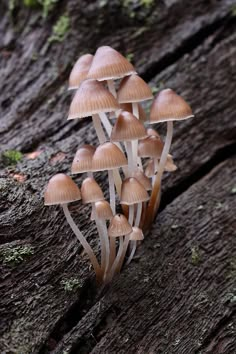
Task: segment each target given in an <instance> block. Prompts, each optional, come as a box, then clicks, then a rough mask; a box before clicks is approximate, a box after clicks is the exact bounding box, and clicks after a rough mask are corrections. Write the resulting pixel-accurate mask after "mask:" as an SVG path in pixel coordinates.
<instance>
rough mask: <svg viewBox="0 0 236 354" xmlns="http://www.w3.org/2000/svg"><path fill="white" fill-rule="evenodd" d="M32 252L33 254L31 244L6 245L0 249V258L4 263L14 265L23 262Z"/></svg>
mask: <svg viewBox="0 0 236 354" xmlns="http://www.w3.org/2000/svg"><path fill="white" fill-rule="evenodd" d="M32 254H34V250H33V248H32V247H31V246H16V247H7V248H5V249H3V250H2V251H1V253H0V258H1V260H2V261H3V263H4V264H9V265H13V266H14V265H17V264H19V263H21V262H23V261H24V260H25V259H26V258H28V257H29V256H31V255H32Z"/></svg>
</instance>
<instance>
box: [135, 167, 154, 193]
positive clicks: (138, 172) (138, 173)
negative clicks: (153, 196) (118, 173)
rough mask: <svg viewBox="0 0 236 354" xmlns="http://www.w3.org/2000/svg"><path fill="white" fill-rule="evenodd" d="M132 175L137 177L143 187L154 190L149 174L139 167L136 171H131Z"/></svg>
mask: <svg viewBox="0 0 236 354" xmlns="http://www.w3.org/2000/svg"><path fill="white" fill-rule="evenodd" d="M131 177H134V178H136V179H137V180H138V181H139V183H141V184H142V185H143V187H144V188H145V189H146V191H151V190H152V183H151V181H150V180H149V178H148V177H147V176H145V174H144V173H143V172H142V171H141V170H140V169H137V170H135V171H134V172H132V173H131Z"/></svg>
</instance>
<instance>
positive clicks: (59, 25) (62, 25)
mask: <svg viewBox="0 0 236 354" xmlns="http://www.w3.org/2000/svg"><path fill="white" fill-rule="evenodd" d="M69 27H70V19H69V16H68V15H62V16H61V17H60V18H59V19H58V20H57V22H56V24H55V25H54V26H53V29H52V35H51V37H49V38H48V42H50V43H51V42H63V40H64V38H65V35H66V33H67V32H68V30H69Z"/></svg>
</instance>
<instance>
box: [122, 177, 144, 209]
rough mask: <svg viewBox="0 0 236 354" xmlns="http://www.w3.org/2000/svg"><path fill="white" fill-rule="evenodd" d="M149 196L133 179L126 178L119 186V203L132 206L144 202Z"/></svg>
mask: <svg viewBox="0 0 236 354" xmlns="http://www.w3.org/2000/svg"><path fill="white" fill-rule="evenodd" d="M148 199H149V195H148V193H147V191H146V189H145V188H144V186H143V185H142V184H141V183H140V182H139V181H138V180H137V179H136V178H134V177H129V178H126V179H125V180H124V181H123V182H122V185H121V196H120V203H121V204H125V205H133V204H138V203H141V202H146V201H147V200H148Z"/></svg>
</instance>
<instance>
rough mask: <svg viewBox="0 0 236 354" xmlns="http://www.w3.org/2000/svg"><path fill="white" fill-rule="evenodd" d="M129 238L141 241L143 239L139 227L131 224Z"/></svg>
mask: <svg viewBox="0 0 236 354" xmlns="http://www.w3.org/2000/svg"><path fill="white" fill-rule="evenodd" d="M129 239H130V241H142V240H143V239H144V235H143V231H142V230H141V229H140V228H139V227H137V226H133V230H132V232H131V234H130V235H129Z"/></svg>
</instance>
